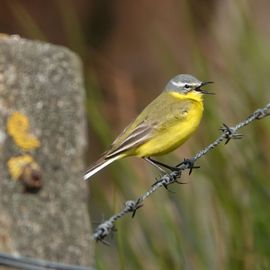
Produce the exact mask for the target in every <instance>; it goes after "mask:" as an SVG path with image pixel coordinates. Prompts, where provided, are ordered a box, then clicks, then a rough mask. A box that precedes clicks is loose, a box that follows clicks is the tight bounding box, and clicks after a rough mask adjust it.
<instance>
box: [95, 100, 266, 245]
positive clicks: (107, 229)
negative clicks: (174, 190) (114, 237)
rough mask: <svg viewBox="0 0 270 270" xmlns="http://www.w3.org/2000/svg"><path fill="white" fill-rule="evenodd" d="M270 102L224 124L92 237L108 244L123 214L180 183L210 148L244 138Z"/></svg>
mask: <svg viewBox="0 0 270 270" xmlns="http://www.w3.org/2000/svg"><path fill="white" fill-rule="evenodd" d="M269 110H270V103H268V104H267V105H266V106H265V107H263V108H261V109H257V110H256V111H254V112H253V113H252V114H250V115H249V116H248V117H247V118H246V119H245V120H243V121H242V122H240V123H238V124H236V125H235V126H233V127H229V126H227V125H226V124H223V126H222V128H221V129H220V130H221V132H222V133H221V135H220V136H219V137H218V138H217V139H216V140H215V141H214V142H212V143H211V144H209V145H208V146H206V147H205V148H203V149H202V150H201V151H199V152H198V153H197V154H195V155H194V156H193V157H191V158H190V159H185V160H184V161H183V162H181V163H179V164H177V165H176V169H175V170H173V171H172V172H170V173H167V174H164V175H162V176H161V177H160V178H159V179H158V180H157V181H156V182H155V183H154V184H153V185H152V186H151V187H150V189H149V190H148V191H146V192H145V193H144V194H143V195H142V196H140V197H139V198H138V199H136V200H129V201H126V202H125V203H124V206H123V208H122V210H121V211H120V212H119V213H117V214H115V215H113V216H112V217H111V218H109V219H108V220H106V221H104V222H103V223H101V224H100V225H99V226H98V227H97V228H96V230H95V232H94V234H93V235H92V239H93V240H96V241H101V242H103V243H105V244H108V243H107V242H106V241H105V240H104V239H105V237H107V236H108V235H109V234H110V233H112V232H114V231H115V230H116V229H115V225H114V224H115V222H116V221H117V220H118V219H120V218H122V217H123V216H125V215H127V214H128V213H131V214H132V217H134V215H135V213H136V211H137V210H138V209H139V208H141V207H142V206H143V204H142V203H143V201H144V200H145V199H147V198H148V197H149V196H150V195H151V194H152V193H154V192H155V191H157V189H159V188H160V187H165V188H167V187H168V186H169V185H171V184H173V183H179V184H181V182H179V181H178V179H179V178H180V177H181V175H182V172H183V171H185V170H189V174H190V173H191V172H192V169H193V168H198V167H196V166H194V164H195V162H196V161H197V160H198V159H200V158H201V157H203V156H204V155H206V154H207V153H208V152H209V151H210V150H213V149H214V148H216V147H217V146H218V145H219V144H221V143H222V142H223V141H225V144H227V143H228V142H229V141H230V140H231V139H240V138H242V135H241V134H238V133H236V132H237V131H238V130H239V129H240V128H242V127H244V126H247V125H248V124H250V123H251V122H253V121H254V120H259V119H262V118H264V117H266V116H269V115H270V111H269Z"/></svg>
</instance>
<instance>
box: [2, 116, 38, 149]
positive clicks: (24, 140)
mask: <svg viewBox="0 0 270 270" xmlns="http://www.w3.org/2000/svg"><path fill="white" fill-rule="evenodd" d="M29 127H30V124H29V119H28V117H27V116H26V115H24V114H23V113H20V112H13V113H12V115H11V116H10V117H9V118H8V122H7V131H8V134H9V135H10V136H11V137H12V138H13V140H14V142H15V144H16V145H17V146H18V147H20V148H21V149H22V150H25V151H27V150H33V149H36V148H38V147H39V146H40V141H39V140H38V138H37V137H36V136H35V135H32V134H31V133H30V131H29Z"/></svg>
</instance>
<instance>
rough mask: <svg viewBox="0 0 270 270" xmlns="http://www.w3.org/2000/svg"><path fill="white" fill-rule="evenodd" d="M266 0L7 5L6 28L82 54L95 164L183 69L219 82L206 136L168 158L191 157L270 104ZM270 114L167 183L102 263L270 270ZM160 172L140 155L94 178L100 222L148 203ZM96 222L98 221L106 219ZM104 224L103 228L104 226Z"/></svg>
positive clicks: (126, 222) (2, 24)
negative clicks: (129, 204)
mask: <svg viewBox="0 0 270 270" xmlns="http://www.w3.org/2000/svg"><path fill="white" fill-rule="evenodd" d="M269 9H270V2H269V1H267V0H261V1H252V0H250V1H248V0H246V1H245V0H227V1H221V0H205V1H196V0H168V1H161V0H156V1H154V0H139V1H121V0H115V1H110V0H89V1H87V0H73V1H71V0H51V1H41V0H20V1H19V0H18V1H14V0H6V1H5V0H2V1H1V9H0V32H2V33H8V34H19V35H21V36H23V37H26V38H30V39H40V40H44V41H47V42H51V43H55V44H60V45H64V46H66V47H68V48H70V49H71V50H73V51H75V52H77V53H78V54H79V55H80V56H81V58H82V61H83V64H84V71H85V85H86V91H87V99H86V104H85V105H86V109H87V117H88V123H89V147H88V149H87V151H86V153H87V163H90V162H93V161H95V159H97V158H98V156H99V155H100V154H101V153H102V152H103V151H104V150H105V149H106V147H108V145H109V144H110V142H111V141H112V139H113V138H114V137H115V136H116V135H117V134H118V133H119V132H120V131H121V129H122V128H124V127H125V126H126V125H127V124H128V122H129V121H130V120H131V119H133V118H134V117H135V116H136V114H137V113H138V112H139V111H140V110H141V109H142V108H143V107H144V106H145V105H146V104H148V103H149V102H150V101H151V100H152V99H153V98H154V97H155V96H157V95H158V94H159V93H160V91H161V90H162V88H163V87H164V85H165V84H166V82H167V81H168V80H169V79H170V78H171V77H173V76H174V75H176V74H178V73H191V74H194V75H196V77H198V78H199V79H201V80H211V81H214V82H215V84H214V85H211V87H210V89H211V91H214V92H215V93H216V95H215V96H207V97H206V98H205V104H206V109H205V114H204V118H203V121H202V124H201V126H200V128H199V131H198V132H197V133H196V135H194V136H193V137H192V139H191V140H190V141H189V142H187V143H186V144H185V145H184V146H183V147H181V148H180V149H178V150H177V151H175V152H174V153H173V154H171V155H169V156H166V157H164V158H162V160H163V161H166V162H170V163H172V164H173V163H174V162H177V161H181V160H182V159H183V158H187V157H190V156H191V155H192V154H194V153H196V152H197V151H198V150H200V149H201V148H202V147H204V146H206V145H207V144H209V143H210V142H212V140H213V139H215V138H216V137H217V136H218V135H219V134H220V132H219V128H220V126H221V124H222V123H226V124H228V125H233V124H235V123H236V122H238V121H239V120H242V119H244V118H245V117H246V116H247V115H248V114H249V113H251V112H252V111H253V110H255V109H256V108H259V107H262V106H264V105H265V104H266V103H267V102H269V100H270V94H269V81H270V72H269V71H270V53H269V52H270V21H269ZM269 121H270V119H263V120H262V121H257V122H255V123H253V124H251V125H250V126H248V127H246V128H245V129H244V130H242V131H241V132H242V133H244V138H243V139H242V140H240V141H231V142H230V143H229V144H228V145H227V146H225V147H224V146H220V147H219V148H217V149H215V150H214V151H213V152H211V153H209V154H208V155H207V156H206V157H205V158H203V159H202V160H200V162H199V165H200V166H201V169H199V170H195V171H194V173H193V174H192V175H191V176H188V175H187V174H185V175H184V177H183V180H185V181H188V184H187V185H181V186H178V185H175V186H171V187H170V189H172V190H174V192H175V193H169V192H167V191H166V190H165V189H163V190H159V191H158V192H157V193H155V194H154V195H153V196H152V197H151V198H150V199H149V200H147V201H146V202H145V205H144V207H143V208H142V209H141V210H140V211H138V213H137V214H136V216H135V218H134V219H131V218H130V217H125V218H124V219H122V220H121V221H120V222H118V223H117V229H118V231H117V233H116V234H114V236H113V238H111V239H110V238H109V239H107V240H109V241H110V242H111V246H110V247H107V246H105V245H102V244H98V245H96V258H95V261H96V267H97V269H148V270H152V269H187V270H192V269H196V270H197V269H213V270H214V269H231V270H233V269H252V270H254V269H255V270H257V269H270V182H269V178H270V170H269V167H268V166H269V164H270V151H269V149H270V140H269V135H270V125H269V124H270V122H269ZM156 176H157V172H156V171H155V170H153V169H152V168H151V167H149V165H148V164H146V163H145V162H143V161H141V160H138V159H135V158H130V159H126V160H123V161H119V162H116V163H115V164H113V165H111V166H110V167H108V168H107V169H106V170H104V171H103V172H101V173H99V174H98V175H97V176H96V177H95V179H94V181H92V182H91V183H90V195H91V196H90V202H89V209H90V214H91V220H92V222H93V223H95V222H97V223H99V222H101V221H102V220H103V219H104V218H105V219H106V217H109V216H110V215H112V214H113V213H115V212H116V211H118V210H119V209H120V208H121V207H122V203H123V202H124V201H126V200H128V199H134V198H137V197H138V196H139V195H140V194H142V193H143V192H144V191H145V190H146V189H147V188H149V186H150V185H151V184H152V183H153V181H154V179H155V177H156ZM96 225H97V224H96ZM96 225H95V226H96Z"/></svg>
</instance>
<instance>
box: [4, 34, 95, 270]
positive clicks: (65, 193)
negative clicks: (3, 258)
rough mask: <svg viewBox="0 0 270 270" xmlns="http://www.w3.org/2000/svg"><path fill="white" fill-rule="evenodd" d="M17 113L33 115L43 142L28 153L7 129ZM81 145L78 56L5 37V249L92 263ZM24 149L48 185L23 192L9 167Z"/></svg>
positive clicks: (35, 131)
mask: <svg viewBox="0 0 270 270" xmlns="http://www.w3.org/2000/svg"><path fill="white" fill-rule="evenodd" d="M14 111H17V112H20V113H22V114H24V115H25V116H26V117H27V118H28V120H29V123H30V128H29V129H30V131H29V132H31V133H32V134H33V135H35V136H36V137H37V138H38V140H39V141H40V147H38V148H36V149H33V150H28V151H25V150H23V149H21V148H20V147H18V146H17V145H16V143H15V142H14V140H13V139H12V138H11V136H10V135H9V134H8V132H7V127H6V126H7V120H8V118H9V117H10V115H11V114H12V113H13V112H14ZM84 148H85V115H84V88H83V81H82V66H81V62H80V60H79V59H78V57H77V56H76V55H75V54H74V53H72V52H71V51H69V50H68V49H66V48H63V47H60V46H53V45H51V44H47V43H42V42H37V41H29V40H25V39H21V38H19V37H16V36H0V252H1V251H2V252H10V253H18V254H20V255H24V256H31V257H37V258H41V259H47V260H54V261H59V262H63V263H71V264H80V265H90V263H91V247H90V244H91V241H90V235H91V232H90V222H89V218H88V213H87V186H86V183H85V182H83V181H82V171H83V168H84V167H85V166H84V164H83V150H84ZM25 153H27V154H29V155H31V156H32V157H33V158H34V159H35V161H36V162H37V163H38V164H39V166H40V168H41V173H42V185H43V186H42V188H41V190H40V191H39V192H38V193H35V194H30V193H25V192H24V188H23V186H22V184H21V183H20V182H21V181H14V180H12V179H11V176H10V174H9V171H8V167H7V162H8V160H9V159H10V158H12V157H15V156H18V155H23V154H25Z"/></svg>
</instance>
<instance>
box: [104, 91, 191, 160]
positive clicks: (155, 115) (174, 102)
mask: <svg viewBox="0 0 270 270" xmlns="http://www.w3.org/2000/svg"><path fill="white" fill-rule="evenodd" d="M192 102H193V101H192V100H179V99H177V98H175V97H173V96H172V95H170V94H168V93H162V94H161V95H160V96H158V97H157V98H156V99H155V100H154V101H153V102H152V103H150V104H149V105H148V106H147V107H146V108H145V109H144V110H143V111H142V112H141V114H140V115H139V116H138V117H137V118H136V119H135V121H133V122H132V123H131V124H130V125H129V126H128V127H127V128H126V129H125V130H124V131H123V132H122V133H121V134H120V135H119V136H118V137H117V138H116V139H115V141H114V142H113V144H112V145H111V149H110V150H109V151H107V152H106V153H105V159H108V158H112V157H114V156H116V155H119V154H121V153H124V152H128V151H130V150H132V149H134V148H136V147H138V146H140V145H142V144H143V143H145V142H147V141H149V140H150V139H151V138H153V137H154V136H156V135H157V134H158V133H159V132H162V131H164V130H166V129H167V128H169V127H170V126H173V125H174V124H175V123H176V121H181V120H182V119H184V118H185V116H186V112H188V111H189V110H190V107H191V106H192Z"/></svg>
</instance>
